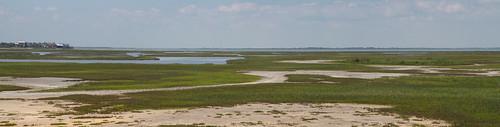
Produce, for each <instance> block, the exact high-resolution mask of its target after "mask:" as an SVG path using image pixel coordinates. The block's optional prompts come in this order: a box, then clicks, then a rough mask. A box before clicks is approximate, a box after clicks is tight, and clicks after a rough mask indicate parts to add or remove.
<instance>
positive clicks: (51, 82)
mask: <svg viewBox="0 0 500 127" xmlns="http://www.w3.org/2000/svg"><path fill="white" fill-rule="evenodd" d="M82 82H83V81H82V80H81V79H77V78H57V77H40V78H14V77H0V84H1V85H14V86H21V87H28V88H32V89H37V90H39V89H53V88H61V87H68V86H71V85H75V84H78V83H82Z"/></svg>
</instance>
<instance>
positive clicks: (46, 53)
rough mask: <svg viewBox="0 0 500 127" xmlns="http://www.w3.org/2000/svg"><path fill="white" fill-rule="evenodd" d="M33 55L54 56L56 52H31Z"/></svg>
mask: <svg viewBox="0 0 500 127" xmlns="http://www.w3.org/2000/svg"><path fill="white" fill-rule="evenodd" d="M31 53H32V54H38V55H40V56H43V55H49V54H54V52H31Z"/></svg>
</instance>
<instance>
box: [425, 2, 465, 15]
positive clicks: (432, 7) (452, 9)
mask: <svg viewBox="0 0 500 127" xmlns="http://www.w3.org/2000/svg"><path fill="white" fill-rule="evenodd" d="M416 7H417V8H418V9H420V10H423V11H427V12H442V13H458V12H463V11H465V6H464V5H463V4H461V3H450V2H447V1H439V2H438V1H425V0H417V1H416Z"/></svg>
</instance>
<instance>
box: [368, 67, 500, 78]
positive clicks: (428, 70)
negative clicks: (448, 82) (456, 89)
mask: <svg viewBox="0 0 500 127" xmlns="http://www.w3.org/2000/svg"><path fill="white" fill-rule="evenodd" d="M474 65H476V64H474ZM368 66H370V67H377V68H381V69H384V70H398V71H403V70H417V71H420V72H422V73H446V72H443V71H454V70H455V71H486V72H473V73H462V74H469V75H479V76H500V71H495V70H494V69H454V68H440V67H429V66H405V65H368ZM480 66H482V65H480Z"/></svg>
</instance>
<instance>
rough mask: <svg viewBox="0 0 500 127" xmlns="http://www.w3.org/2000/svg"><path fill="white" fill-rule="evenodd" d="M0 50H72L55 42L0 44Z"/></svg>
mask: <svg viewBox="0 0 500 127" xmlns="http://www.w3.org/2000/svg"><path fill="white" fill-rule="evenodd" d="M0 48H64V49H70V48H73V47H71V46H70V45H69V44H62V43H55V42H0Z"/></svg>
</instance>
